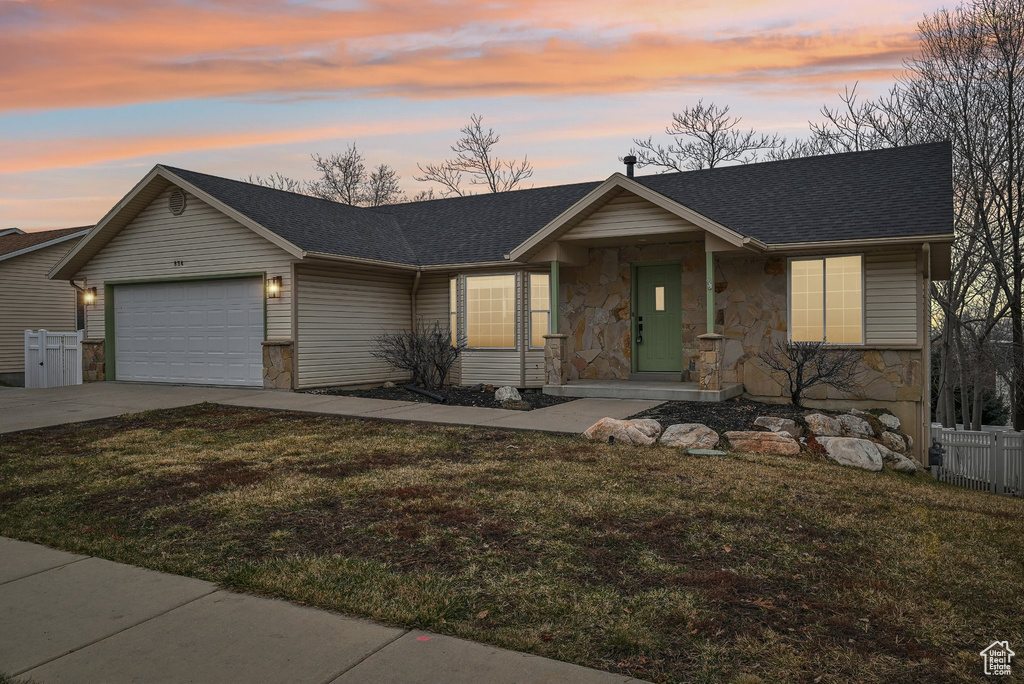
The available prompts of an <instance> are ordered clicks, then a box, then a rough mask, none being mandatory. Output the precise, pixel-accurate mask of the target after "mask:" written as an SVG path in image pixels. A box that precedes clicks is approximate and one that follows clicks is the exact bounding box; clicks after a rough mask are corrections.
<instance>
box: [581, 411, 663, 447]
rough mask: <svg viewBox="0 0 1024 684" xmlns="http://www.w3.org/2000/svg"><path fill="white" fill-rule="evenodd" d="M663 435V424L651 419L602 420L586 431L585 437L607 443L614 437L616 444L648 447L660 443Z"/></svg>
mask: <svg viewBox="0 0 1024 684" xmlns="http://www.w3.org/2000/svg"><path fill="white" fill-rule="evenodd" d="M659 435H661V423H659V422H658V421H656V420H652V419H650V418H641V419H639V420H617V419H615V418H602V419H601V420H599V421H597V422H596V423H594V424H593V425H591V426H590V427H588V428H587V429H586V431H585V432H584V433H583V436H584V437H586V438H587V439H594V440H597V441H600V442H607V441H608V438H609V437H614V438H615V441H616V442H622V443H623V444H636V445H640V446H647V445H650V444H654V443H655V442H656V441H658V436H659Z"/></svg>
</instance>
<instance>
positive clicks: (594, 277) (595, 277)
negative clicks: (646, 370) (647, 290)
mask: <svg viewBox="0 0 1024 684" xmlns="http://www.w3.org/2000/svg"><path fill="white" fill-rule="evenodd" d="M589 255H590V257H589V261H588V263H587V265H586V266H581V267H565V268H563V269H562V282H561V284H560V288H561V289H560V292H559V295H560V300H561V306H560V308H559V314H560V316H559V332H563V333H566V334H568V335H569V338H568V340H567V344H566V358H567V359H568V361H569V368H568V371H569V377H568V380H569V381H572V380H577V379H579V378H596V379H615V380H625V379H627V378H628V377H629V373H630V370H631V365H632V345H631V337H632V334H633V324H632V318H631V316H632V311H631V304H630V297H631V295H632V272H631V264H633V263H636V262H648V261H666V260H671V259H678V260H679V261H680V262H681V263H682V299H683V315H682V328H683V329H682V339H683V348H684V351H683V366H684V369H683V370H684V371H685V370H687V369H688V368H689V367H690V366H692V367H693V368H694V369H696V363H697V360H698V358H699V355H700V346H699V344H698V343H697V335H699V334H700V333H703V332H705V330H704V325H705V316H704V301H705V295H704V293H705V289H704V280H705V279H704V243H703V242H688V243H682V244H672V245H647V246H644V247H635V246H630V247H610V248H603V249H591V250H589Z"/></svg>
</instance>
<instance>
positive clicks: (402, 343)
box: [370, 318, 466, 389]
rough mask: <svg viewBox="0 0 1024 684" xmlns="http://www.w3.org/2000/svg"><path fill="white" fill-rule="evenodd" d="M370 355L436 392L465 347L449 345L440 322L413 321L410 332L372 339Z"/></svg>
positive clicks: (448, 337) (421, 319)
mask: <svg viewBox="0 0 1024 684" xmlns="http://www.w3.org/2000/svg"><path fill="white" fill-rule="evenodd" d="M373 345H374V348H373V351H371V352H370V355H371V356H373V357H374V358H378V359H381V360H382V361H384V362H385V363H387V364H388V365H389V366H391V367H392V368H394V369H396V370H399V371H406V372H408V373H410V374H411V375H412V381H413V383H414V384H416V385H419V386H420V387H423V388H426V389H440V388H441V387H442V386H443V385H444V383H445V380H446V379H447V378H448V373H449V372H450V371H451V369H452V366H454V365H455V362H456V361H458V360H459V357H460V356H461V355H462V353H463V351H464V350H465V349H466V346H465V344H462V343H459V344H452V333H451V330H450V329H449V328H448V326H447V325H443V324H442V323H441V322H440V321H436V320H435V321H432V322H427V321H426V320H424V319H423V318H420V319H418V320H417V323H416V327H415V329H413V330H401V331H399V332H393V333H384V334H382V335H377V336H376V337H374V338H373Z"/></svg>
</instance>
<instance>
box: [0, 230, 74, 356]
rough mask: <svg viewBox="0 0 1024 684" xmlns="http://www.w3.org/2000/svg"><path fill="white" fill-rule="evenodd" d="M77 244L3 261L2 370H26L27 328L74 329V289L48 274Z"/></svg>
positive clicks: (70, 242) (0, 304)
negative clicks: (48, 277) (48, 276)
mask: <svg viewBox="0 0 1024 684" xmlns="http://www.w3.org/2000/svg"><path fill="white" fill-rule="evenodd" d="M75 244H76V241H75V240H68V241H66V242H62V243H59V244H56V245H53V246H52V247H43V248H42V249H37V250H36V251H34V252H28V253H27V254H23V255H21V256H16V257H12V258H10V259H5V260H4V261H0V373H22V372H24V370H25V330H38V329H39V328H45V329H47V330H52V331H54V332H72V331H74V330H75V291H74V289H72V287H71V285H69V284H68V282H67V281H66V280H49V279H47V277H46V274H47V273H48V272H49V271H50V269H51V268H53V266H54V264H56V263H57V262H58V261H60V259H61V257H63V256H64V255H65V254H67V252H68V250H69V249H71V248H72V247H73V246H74V245H75Z"/></svg>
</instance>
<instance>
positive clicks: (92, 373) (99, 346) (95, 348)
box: [82, 340, 107, 382]
mask: <svg viewBox="0 0 1024 684" xmlns="http://www.w3.org/2000/svg"><path fill="white" fill-rule="evenodd" d="M106 379H107V359H106V344H105V343H104V341H103V340H82V382H103V381H104V380H106Z"/></svg>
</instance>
